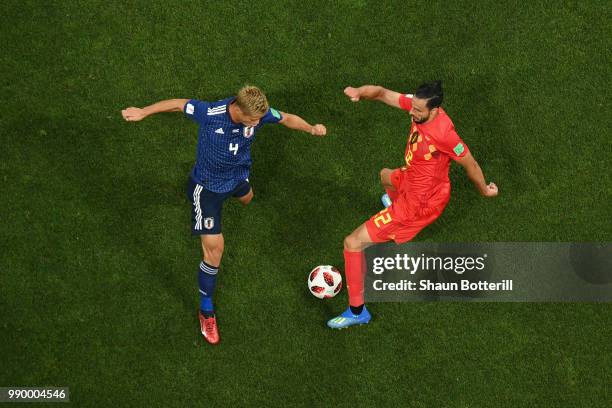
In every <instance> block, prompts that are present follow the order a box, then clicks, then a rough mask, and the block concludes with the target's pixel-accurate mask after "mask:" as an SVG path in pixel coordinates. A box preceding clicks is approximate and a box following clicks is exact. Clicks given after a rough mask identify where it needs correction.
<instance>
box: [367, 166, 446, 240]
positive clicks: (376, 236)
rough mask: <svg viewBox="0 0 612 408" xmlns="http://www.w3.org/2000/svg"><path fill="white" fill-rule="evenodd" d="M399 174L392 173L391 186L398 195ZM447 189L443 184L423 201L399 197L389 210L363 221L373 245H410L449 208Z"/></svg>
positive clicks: (407, 196)
mask: <svg viewBox="0 0 612 408" xmlns="http://www.w3.org/2000/svg"><path fill="white" fill-rule="evenodd" d="M401 177H402V174H401V173H400V172H399V171H394V172H393V173H392V174H391V182H392V183H393V186H394V187H395V189H396V190H398V191H399V186H400V184H401V183H400V182H401ZM449 199H450V185H449V184H442V185H440V186H438V187H437V188H436V189H435V193H434V194H432V196H431V197H430V198H429V199H428V200H427V201H426V202H423V201H419V200H416V199H414V198H413V199H411V198H410V196H409V195H404V194H401V192H400V195H399V197H398V198H397V199H396V200H395V201H394V202H393V203H392V204H391V206H390V207H389V208H385V209H384V210H382V211H379V212H378V213H376V214H374V215H373V216H372V217H371V218H370V219H369V220H367V221H366V223H365V224H366V228H367V230H368V234H369V235H370V239H371V240H372V241H373V242H387V241H392V240H393V241H395V242H396V243H398V244H401V243H403V242H406V241H410V240H411V239H412V238H414V237H415V235H416V234H418V233H419V232H420V231H421V230H422V229H423V228H425V227H426V226H428V225H429V224H431V223H432V222H434V221H435V220H436V219H437V218H438V217H439V216H440V215H442V212H443V211H444V208H445V207H446V204H448V201H449Z"/></svg>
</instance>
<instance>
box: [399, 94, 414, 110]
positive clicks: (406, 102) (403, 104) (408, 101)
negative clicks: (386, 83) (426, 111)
mask: <svg viewBox="0 0 612 408" xmlns="http://www.w3.org/2000/svg"><path fill="white" fill-rule="evenodd" d="M412 96H413V95H412V94H400V97H399V104H400V108H402V109H403V110H405V111H409V110H410V109H412Z"/></svg>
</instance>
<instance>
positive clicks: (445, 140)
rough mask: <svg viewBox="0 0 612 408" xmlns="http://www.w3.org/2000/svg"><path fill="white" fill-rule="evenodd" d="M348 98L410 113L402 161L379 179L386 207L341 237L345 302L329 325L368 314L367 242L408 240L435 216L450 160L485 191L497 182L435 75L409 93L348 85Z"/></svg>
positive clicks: (491, 193) (444, 196) (490, 192)
mask: <svg viewBox="0 0 612 408" xmlns="http://www.w3.org/2000/svg"><path fill="white" fill-rule="evenodd" d="M344 93H345V94H346V95H347V96H348V97H349V98H350V100H351V101H353V102H358V101H360V100H361V99H370V100H376V101H381V102H384V103H386V104H387V105H389V106H393V107H395V108H399V109H403V110H405V111H407V112H409V113H410V116H411V117H412V120H411V124H410V132H409V134H408V140H407V144H406V151H405V154H404V161H405V166H403V167H401V168H399V169H394V170H391V169H382V170H381V172H380V180H381V183H382V185H383V186H384V187H385V190H386V191H387V194H386V195H385V196H383V203H384V204H385V206H386V207H387V208H385V209H384V210H382V211H380V212H378V213H377V214H375V215H373V216H372V217H371V218H370V219H369V220H368V221H366V222H365V223H363V224H361V225H360V226H359V227H357V229H355V230H354V231H353V232H352V233H351V234H350V235H349V236H347V237H346V238H345V239H344V267H345V275H346V282H347V286H348V292H349V305H350V306H349V308H348V309H347V310H346V311H345V312H344V313H342V314H341V315H340V316H338V317H335V318H333V319H331V320H329V321H328V322H327V325H328V326H329V327H331V328H334V329H340V328H344V327H349V326H352V325H355V324H365V323H368V322H369V321H370V319H371V316H370V313H369V312H368V310H367V309H366V308H365V305H364V276H365V258H364V255H363V250H364V249H365V248H367V247H368V246H370V245H372V244H375V243H379V242H387V241H391V240H393V241H395V242H396V243H398V244H401V243H403V242H406V241H410V240H411V239H412V238H414V236H415V235H416V234H418V233H419V231H421V230H422V229H423V228H425V227H426V226H428V225H429V224H431V223H432V222H434V221H435V220H436V219H437V218H438V217H439V216H440V215H441V214H442V212H443V211H444V208H445V207H446V204H448V200H449V199H450V191H451V186H450V181H449V178H448V170H449V168H450V161H451V160H454V161H456V162H457V163H459V164H460V165H461V166H462V167H463V168H464V169H465V171H466V173H467V175H468V177H469V178H470V180H472V182H473V183H474V185H475V187H476V189H477V190H478V191H479V192H480V194H481V195H483V196H484V197H495V196H496V195H497V192H498V190H497V186H496V185H495V184H494V183H488V184H487V183H486V181H485V177H484V175H483V173H482V170H481V169H480V166H479V165H478V163H477V162H476V160H475V159H474V157H472V154H471V153H470V150H469V149H468V147H467V145H466V144H465V143H464V142H463V140H461V138H460V137H459V135H457V132H456V131H455V126H454V125H453V122H452V121H451V119H450V118H449V117H448V115H447V114H446V112H445V111H444V109H442V107H441V106H440V105H441V104H442V99H443V92H442V83H441V82H440V81H436V82H431V83H425V84H423V85H421V86H420V87H419V88H418V89H417V90H416V92H415V93H414V95H412V94H400V93H398V92H394V91H391V90H389V89H385V88H383V87H380V86H373V85H365V86H362V87H359V88H352V87H348V88H346V89H345V90H344Z"/></svg>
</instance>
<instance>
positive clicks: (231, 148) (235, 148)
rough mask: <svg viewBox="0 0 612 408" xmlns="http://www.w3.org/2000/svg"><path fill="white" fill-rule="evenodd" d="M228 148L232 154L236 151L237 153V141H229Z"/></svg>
mask: <svg viewBox="0 0 612 408" xmlns="http://www.w3.org/2000/svg"><path fill="white" fill-rule="evenodd" d="M229 150H230V152H234V156H235V155H236V153H238V143H236V144H233V143H230V145H229Z"/></svg>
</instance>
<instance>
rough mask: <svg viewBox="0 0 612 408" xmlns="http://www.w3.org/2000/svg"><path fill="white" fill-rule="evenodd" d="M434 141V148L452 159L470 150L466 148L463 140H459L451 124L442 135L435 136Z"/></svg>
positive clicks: (462, 155) (457, 158) (456, 158)
mask: <svg viewBox="0 0 612 408" xmlns="http://www.w3.org/2000/svg"><path fill="white" fill-rule="evenodd" d="M434 141H435V146H436V149H437V150H438V151H440V152H442V153H444V154H446V155H447V156H449V157H450V158H451V159H453V160H459V159H460V158H462V157H465V155H466V154H468V153H469V152H470V149H468V147H467V145H466V144H465V142H464V141H463V140H461V138H460V137H459V135H458V134H457V132H456V131H455V126H453V125H451V126H450V128H449V129H448V130H447V131H446V132H444V135H443V136H442V137H440V138H436V139H434Z"/></svg>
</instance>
